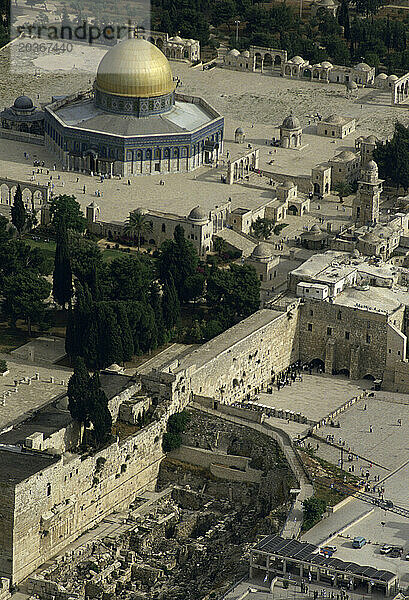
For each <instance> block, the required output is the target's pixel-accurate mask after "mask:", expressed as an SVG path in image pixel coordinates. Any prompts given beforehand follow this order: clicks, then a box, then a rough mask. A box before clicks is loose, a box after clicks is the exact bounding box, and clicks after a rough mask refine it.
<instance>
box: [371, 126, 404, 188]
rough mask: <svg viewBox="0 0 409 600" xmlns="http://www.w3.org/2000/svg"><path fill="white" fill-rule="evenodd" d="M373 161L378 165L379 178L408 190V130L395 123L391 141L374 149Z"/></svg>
mask: <svg viewBox="0 0 409 600" xmlns="http://www.w3.org/2000/svg"><path fill="white" fill-rule="evenodd" d="M373 159H374V161H375V162H376V163H377V164H378V168H379V175H380V177H381V178H383V179H386V180H387V181H389V182H390V183H392V184H394V185H396V186H402V187H403V188H404V189H405V190H408V189H409V128H408V127H405V126H404V125H403V124H402V123H400V122H397V123H396V124H395V130H394V133H393V136H392V139H391V140H390V141H387V142H385V143H381V144H379V145H378V146H377V147H376V148H375V150H374V152H373Z"/></svg>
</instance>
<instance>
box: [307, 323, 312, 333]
mask: <svg viewBox="0 0 409 600" xmlns="http://www.w3.org/2000/svg"><path fill="white" fill-rule="evenodd" d="M308 331H312V323H308Z"/></svg>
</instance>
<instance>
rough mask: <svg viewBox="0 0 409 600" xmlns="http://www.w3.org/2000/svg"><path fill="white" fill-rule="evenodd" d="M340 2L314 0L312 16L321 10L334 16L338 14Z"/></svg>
mask: <svg viewBox="0 0 409 600" xmlns="http://www.w3.org/2000/svg"><path fill="white" fill-rule="evenodd" d="M338 8H339V2H337V1H336V0H314V2H312V3H311V16H312V17H315V16H316V15H317V14H318V13H320V12H325V13H327V14H329V15H332V16H333V17H336V16H337V12H338Z"/></svg>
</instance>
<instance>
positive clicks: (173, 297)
mask: <svg viewBox="0 0 409 600" xmlns="http://www.w3.org/2000/svg"><path fill="white" fill-rule="evenodd" d="M162 306H163V321H164V323H165V327H166V328H167V329H168V330H171V329H173V328H174V327H175V326H176V325H177V324H178V323H179V321H180V303H179V298H178V294H177V291H176V287H175V284H174V281H173V277H172V276H169V278H168V280H167V281H166V283H165V286H164V291H163V304H162Z"/></svg>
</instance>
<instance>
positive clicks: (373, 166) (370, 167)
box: [366, 160, 378, 171]
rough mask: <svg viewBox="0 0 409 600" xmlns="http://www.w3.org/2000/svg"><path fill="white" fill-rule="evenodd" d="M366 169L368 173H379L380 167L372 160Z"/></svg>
mask: <svg viewBox="0 0 409 600" xmlns="http://www.w3.org/2000/svg"><path fill="white" fill-rule="evenodd" d="M366 169H367V171H377V170H378V165H377V164H376V162H375V161H374V160H370V161H369V163H368V164H367V165H366Z"/></svg>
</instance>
